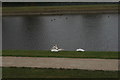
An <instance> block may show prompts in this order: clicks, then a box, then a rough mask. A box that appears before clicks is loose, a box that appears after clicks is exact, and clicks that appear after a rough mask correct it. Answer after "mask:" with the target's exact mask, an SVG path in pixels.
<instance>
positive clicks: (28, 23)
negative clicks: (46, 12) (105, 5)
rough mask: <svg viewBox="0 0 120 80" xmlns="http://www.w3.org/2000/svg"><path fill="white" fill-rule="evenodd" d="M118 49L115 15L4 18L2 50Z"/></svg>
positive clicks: (116, 18) (116, 16)
mask: <svg viewBox="0 0 120 80" xmlns="http://www.w3.org/2000/svg"><path fill="white" fill-rule="evenodd" d="M54 44H58V45H59V46H60V47H61V48H64V49H65V50H75V49H76V48H84V49H85V50H87V51H117V50H118V15H117V14H96V15H95V14H94V15H62V16H59V15H58V16H57V15H56V16H12V17H8V16H7V17H3V49H25V50H26V49H30V50H49V49H50V48H51V47H52V45H54Z"/></svg>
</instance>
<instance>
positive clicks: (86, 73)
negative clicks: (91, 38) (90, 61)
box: [2, 67, 118, 78]
mask: <svg viewBox="0 0 120 80" xmlns="http://www.w3.org/2000/svg"><path fill="white" fill-rule="evenodd" d="M2 70H3V72H2V73H3V78H118V72H117V71H99V70H98V71H92V70H79V69H78V70H77V69H50V68H48V69H46V68H16V67H3V68H2Z"/></svg>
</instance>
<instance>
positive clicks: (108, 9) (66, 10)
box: [2, 4, 118, 15]
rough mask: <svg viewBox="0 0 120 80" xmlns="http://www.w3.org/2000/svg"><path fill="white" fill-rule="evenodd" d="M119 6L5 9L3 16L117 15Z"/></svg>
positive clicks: (98, 5) (97, 5) (3, 9)
mask: <svg viewBox="0 0 120 80" xmlns="http://www.w3.org/2000/svg"><path fill="white" fill-rule="evenodd" d="M117 12H118V4H96V5H71V6H29V7H27V6H26V7H3V8H2V14H3V15H30V14H32V15H33V14H34V15H42V14H47V15H48V14H80V13H117Z"/></svg>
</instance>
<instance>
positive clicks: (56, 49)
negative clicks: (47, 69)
mask: <svg viewBox="0 0 120 80" xmlns="http://www.w3.org/2000/svg"><path fill="white" fill-rule="evenodd" d="M62 50H64V49H59V48H58V47H57V45H54V46H53V47H52V49H51V52H58V51H62Z"/></svg>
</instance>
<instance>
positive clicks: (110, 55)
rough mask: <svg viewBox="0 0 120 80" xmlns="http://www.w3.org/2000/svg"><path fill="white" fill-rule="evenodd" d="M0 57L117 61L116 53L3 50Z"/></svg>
mask: <svg viewBox="0 0 120 80" xmlns="http://www.w3.org/2000/svg"><path fill="white" fill-rule="evenodd" d="M2 56H17V57H19V56H20V57H60V58H99V59H118V52H114V51H113V52H110V51H109V52H107V51H100V52H95V51H85V52H76V51H61V52H57V53H56V52H51V51H41V50H3V51H2Z"/></svg>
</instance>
